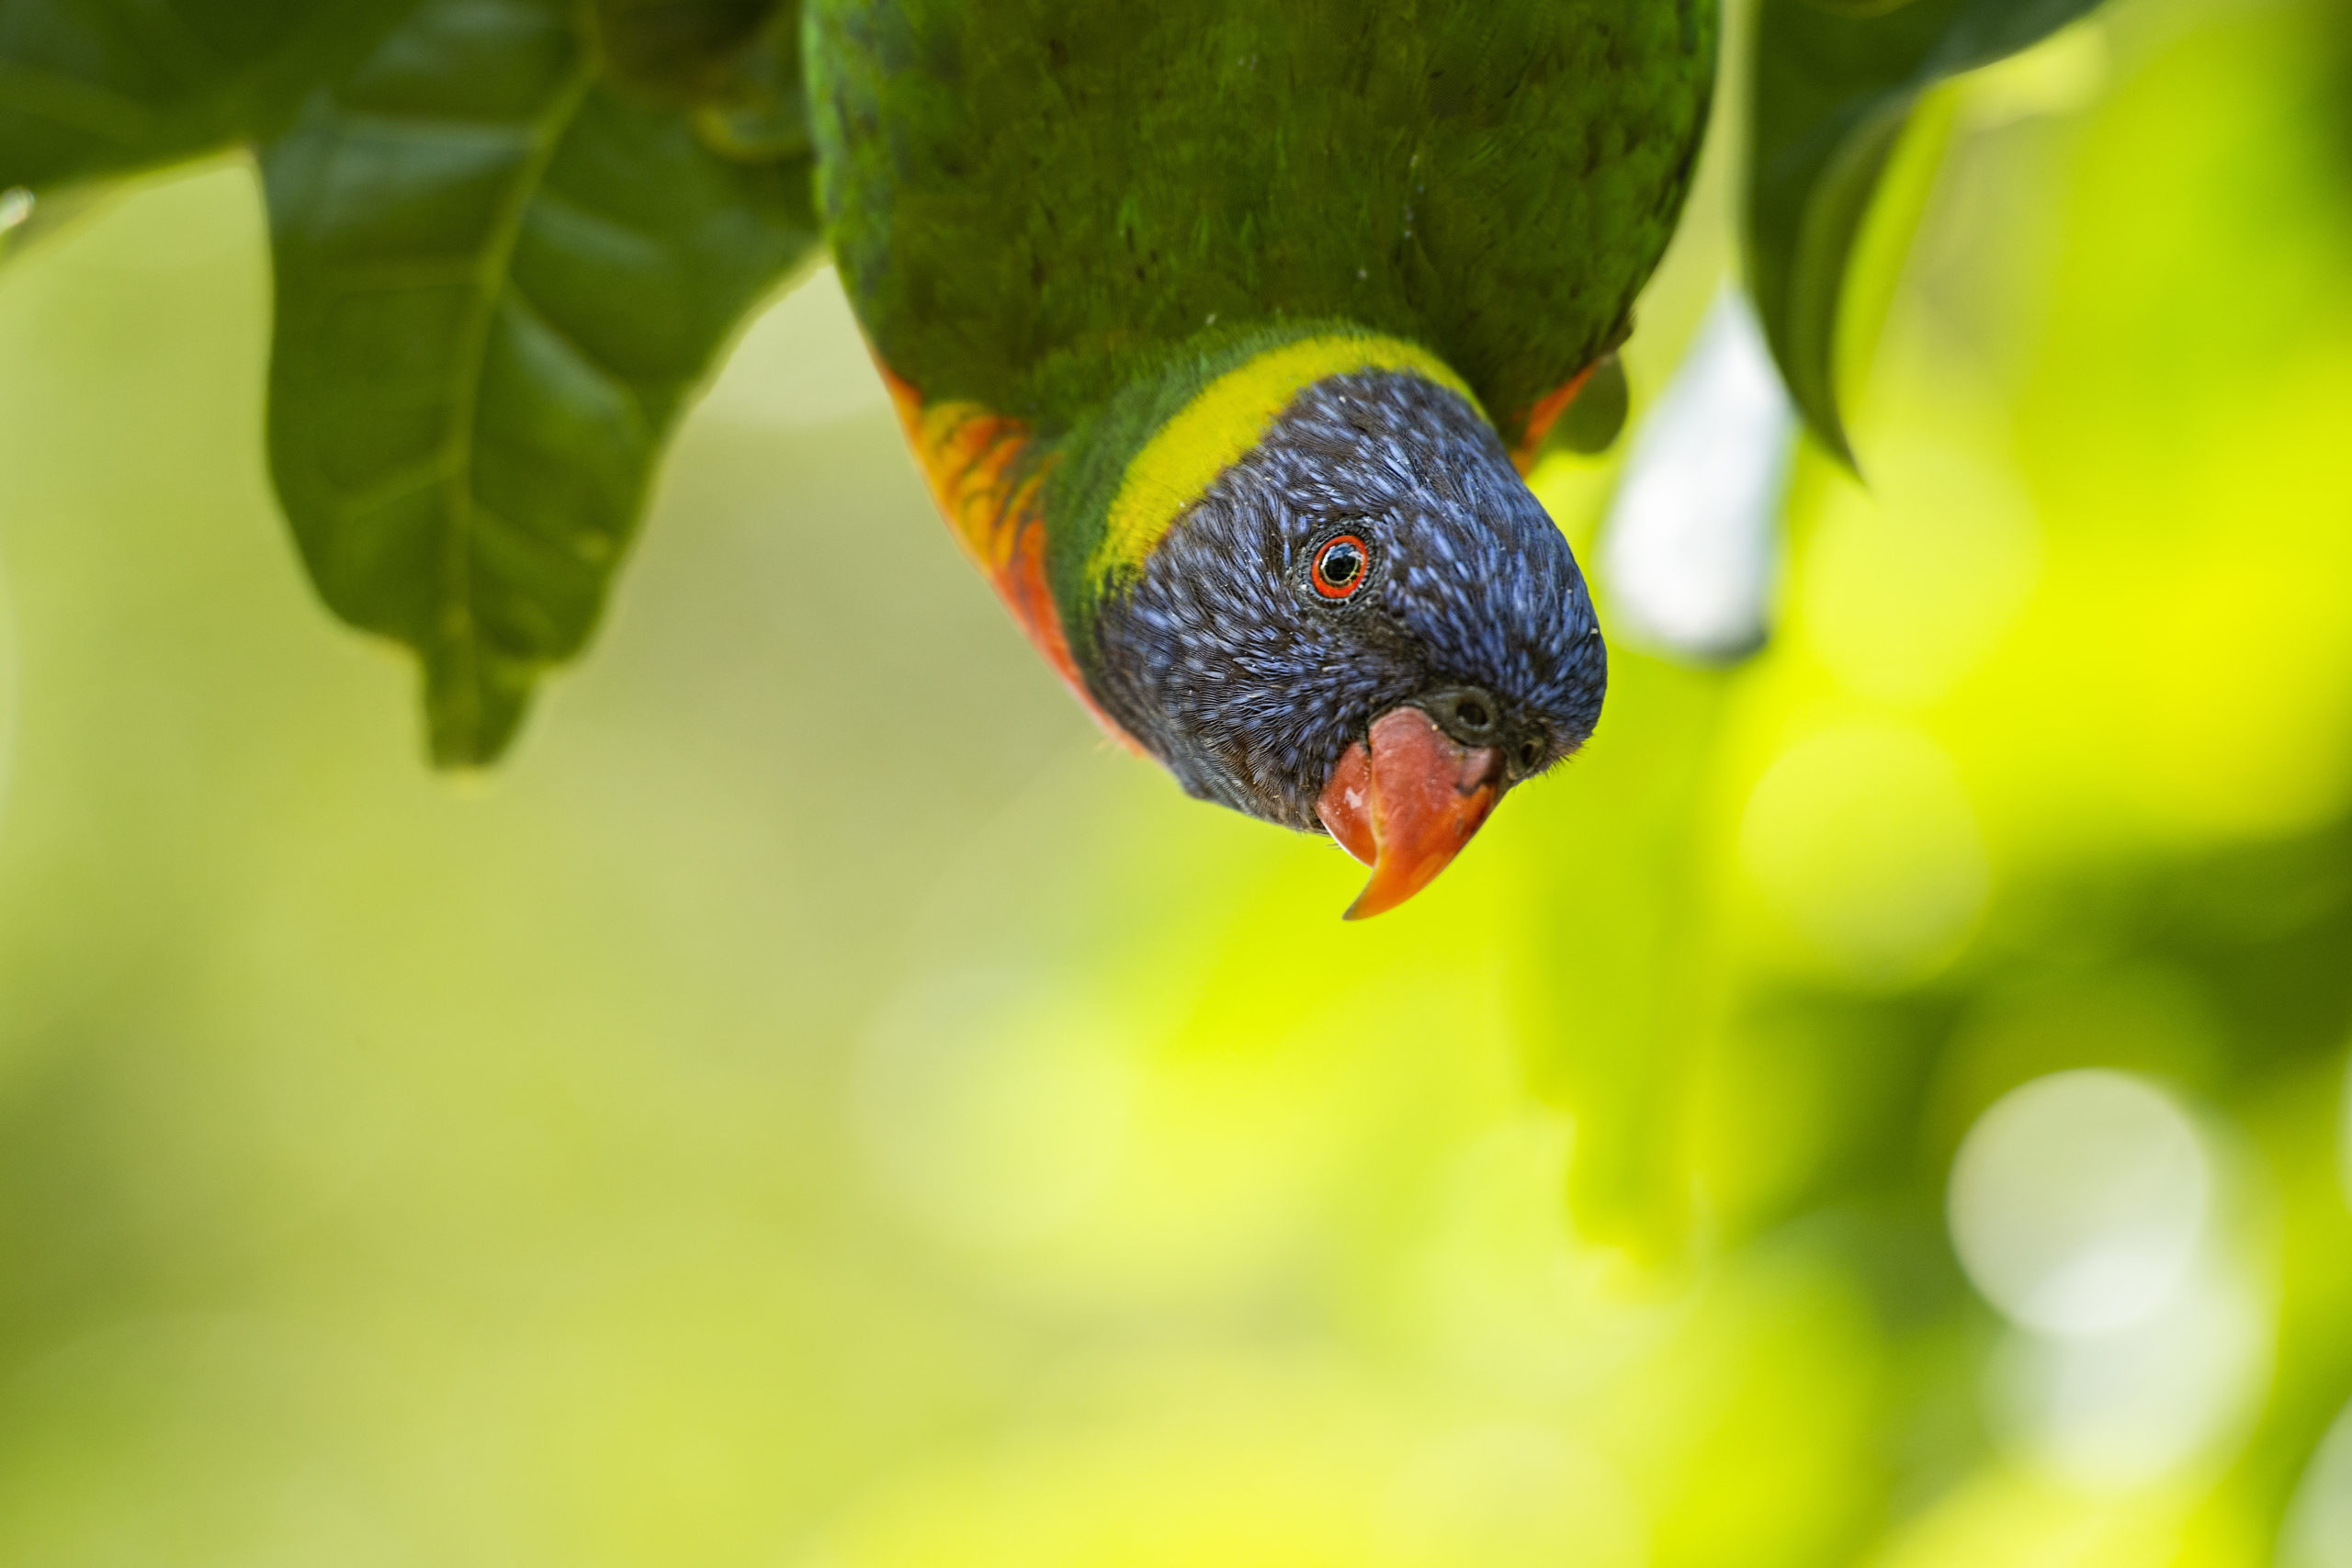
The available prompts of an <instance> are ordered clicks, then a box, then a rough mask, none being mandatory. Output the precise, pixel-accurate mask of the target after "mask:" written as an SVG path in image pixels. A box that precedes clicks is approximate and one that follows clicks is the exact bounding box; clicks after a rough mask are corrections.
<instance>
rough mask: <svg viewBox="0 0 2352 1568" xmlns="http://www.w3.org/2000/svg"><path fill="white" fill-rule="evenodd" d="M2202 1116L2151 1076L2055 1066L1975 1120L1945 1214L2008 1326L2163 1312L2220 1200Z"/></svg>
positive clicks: (2101, 1327) (2047, 1330)
mask: <svg viewBox="0 0 2352 1568" xmlns="http://www.w3.org/2000/svg"><path fill="white" fill-rule="evenodd" d="M2212 1189H2213V1176H2212V1169H2211V1160H2210V1158H2209V1157H2208V1156H2207V1154H2206V1152H2205V1147H2204V1144H2203V1141H2202V1140H2201V1139H2200V1138H2199V1136H2198V1133H2197V1128H2196V1126H2195V1124H2194V1123H2193V1122H2190V1120H2189V1118H2188V1113H2187V1112H2186V1111H2183V1110H2182V1109H2181V1108H2180V1107H2179V1105H2177V1103H2175V1102H2174V1100H2173V1099H2172V1098H2171V1096H2169V1095H2167V1094H2165V1093H2164V1092H2163V1091H2162V1090H2160V1089H2157V1088H2155V1087H2154V1085H2153V1084H2150V1083H2148V1082H2147V1081H2146V1080H2145V1079H2143V1078H2140V1077H2134V1076H2132V1075H2131V1074H2129V1073H2120V1072H2111V1071H2108V1070H2106V1069H2103V1068H2087V1069H2083V1070H2080V1071H2075V1072H2065V1073H2053V1074H2052V1075H2050V1076H2049V1077H2041V1078H2036V1079H2034V1080H2033V1081H2032V1082H2030V1083H2028V1084H2025V1085H2023V1086H2021V1087H2020V1088H2018V1089H2013V1090H2011V1091H2010V1092H2009V1093H2008V1094H2007V1095H2006V1096H2004V1097H2003V1098H2002V1099H2001V1100H1999V1101H1998V1102H1997V1103H1996V1104H1995V1105H1994V1106H1993V1107H1992V1109H1991V1110H1989V1111H1985V1114H1984V1115H1983V1116H1982V1117H1981V1118H1979V1119H1978V1121H1977V1122H1976V1124H1975V1125H1974V1126H1973V1127H1972V1128H1970V1129H1969V1132H1968V1135H1967V1137H1966V1138H1965V1139H1964V1140H1963V1141H1962V1144H1961V1147H1960V1154H1959V1156H1958V1158H1957V1159H1956V1160H1954V1162H1953V1165H1952V1173H1951V1190H1950V1192H1949V1195H1948V1213H1949V1216H1950V1219H1951V1235H1952V1242H1953V1245H1954V1246H1955V1247H1957V1248H1958V1250H1959V1253H1960V1259H1961V1263H1962V1267H1964V1268H1965V1269H1967V1270H1968V1277H1969V1279H1970V1280H1972V1281H1973V1283H1974V1284H1975V1286H1976V1288H1977V1289H1978V1290H1979V1291H1981V1292H1984V1294H1985V1299H1986V1300H1988V1301H1990V1302H1991V1303H1993V1304H1994V1305H1995V1306H1996V1307H1998V1308H2000V1309H2001V1311H2002V1312H2003V1313H2004V1314H2007V1316H2008V1317H2009V1318H2010V1319H2011V1320H2012V1321H2014V1322H2016V1323H2018V1324H2019V1325H2022V1326H2024V1327H2027V1328H2030V1329H2034V1330H2037V1331H2039V1332H2041V1333H2044V1334H2051V1335H2058V1336H2062V1337H2063V1336H2079V1335H2092V1334H2101V1333H2106V1332H2109V1331H2111V1330H2114V1329H2119V1328H2122V1327H2126V1326H2128V1325H2131V1324H2134V1323H2137V1322H2140V1321H2141V1320H2143V1319H2144V1318H2147V1317H2149V1316H2151V1315H2152V1314H2154V1313H2155V1312H2156V1311H2157V1309H2158V1308H2160V1307H2161V1306H2163V1305H2164V1304H2165V1301H2166V1300H2167V1298H2169V1297H2170V1296H2171V1295H2172V1293H2173V1292H2175V1290H2177V1288H2178V1287H2179V1286H2180V1284H2181V1282H2182V1280H2184V1279H2185V1278H2186V1277H2187V1275H2188V1269H2189V1265H2190V1262H2191V1261H2192V1259H2194V1258H2195V1257H2196V1255H2197V1249H2198V1244H2199V1238H2200V1236H2201V1235H2203V1232H2204V1227H2205V1220H2206V1215H2207V1213H2209V1212H2210V1210H2211V1203H2212Z"/></svg>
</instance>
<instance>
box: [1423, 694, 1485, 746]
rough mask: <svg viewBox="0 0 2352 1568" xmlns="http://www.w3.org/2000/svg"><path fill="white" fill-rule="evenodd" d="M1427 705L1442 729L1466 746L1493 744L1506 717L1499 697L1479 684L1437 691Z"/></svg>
mask: <svg viewBox="0 0 2352 1568" xmlns="http://www.w3.org/2000/svg"><path fill="white" fill-rule="evenodd" d="M1424 706H1425V707H1426V708H1427V709H1428V712H1429V716H1430V717H1431V718H1433V719H1435V720H1436V721H1437V725H1438V728H1441V729H1442V730H1444V731H1445V732H1446V733H1447V734H1448V735H1451V736H1453V739H1456V740H1458V741H1460V742H1461V743H1462V744H1463V745H1464V746H1487V745H1491V744H1492V743H1493V742H1494V739H1495V732H1496V730H1497V728H1499V726H1500V724H1501V719H1502V709H1501V707H1500V706H1499V705H1498V704H1497V703H1496V702H1495V699H1494V698H1493V697H1491V696H1489V695H1488V694H1487V693H1485V692H1483V691H1481V690H1480V689H1478V688H1477V687H1476V686H1467V687H1458V688H1456V689H1455V690H1453V691H1450V692H1439V693H1436V694H1433V695H1431V696H1430V697H1429V698H1427V699H1426V700H1425V703H1424Z"/></svg>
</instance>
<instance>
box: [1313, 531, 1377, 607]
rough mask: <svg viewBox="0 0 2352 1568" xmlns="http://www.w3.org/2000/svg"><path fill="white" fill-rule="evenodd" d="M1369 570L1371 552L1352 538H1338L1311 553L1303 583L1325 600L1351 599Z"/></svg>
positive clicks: (1352, 536) (1370, 567)
mask: <svg viewBox="0 0 2352 1568" xmlns="http://www.w3.org/2000/svg"><path fill="white" fill-rule="evenodd" d="M1371 570H1372V548H1371V547H1370V546H1368V545H1366V544H1365V543H1364V542H1363V540H1362V539H1359V538H1357V537H1356V536H1354V535H1353V534H1342V535H1340V536H1339V537H1338V538H1336V539H1332V540H1329V541H1328V542H1326V543H1325V545H1324V546H1323V547H1322V548H1321V549H1319V550H1317V551H1316V552H1315V570H1313V571H1311V572H1309V573H1308V574H1307V581H1310V582H1312V583H1314V584H1315V592H1317V593H1320V594H1321V595H1323V597H1324V598H1326V599H1352V598H1353V597H1355V592H1356V590H1357V589H1359V588H1362V587H1363V580H1364V578H1365V577H1366V576H1367V575H1368V574H1369V573H1370V571H1371Z"/></svg>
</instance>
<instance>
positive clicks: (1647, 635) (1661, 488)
mask: <svg viewBox="0 0 2352 1568" xmlns="http://www.w3.org/2000/svg"><path fill="white" fill-rule="evenodd" d="M1796 438H1797V417H1796V412H1795V410H1794V409H1793V408H1792V406H1791V405H1790V402H1789V397H1788V393H1787V392H1786V391H1785V390H1783V389H1782V388H1781V377H1780V372H1779V371H1778V370H1777V369H1775V368H1774V367H1773V365H1772V356H1771V353H1770V350H1769V349H1768V348H1767V347H1766V346H1765V343H1764V333H1763V331H1762V329H1761V328H1760V327H1758V324H1757V321H1756V317H1755V315H1754V313H1753V312H1752V311H1751V310H1749V308H1748V306H1747V301H1746V300H1745V299H1743V298H1742V297H1741V296H1740V295H1739V293H1738V292H1737V291H1736V290H1735V289H1726V290H1724V293H1723V295H1722V296H1721V297H1720V298H1719V299H1717V300H1716V302H1715V305H1714V308H1713V310H1711V311H1709V313H1708V315H1707V319H1706V321H1705V322H1704V323H1703V324H1702V326H1701V327H1700V329H1699V335H1698V338H1697V341H1696V342H1695V343H1694V344H1692V346H1691V352H1690V354H1689V355H1687V356H1686V357H1685V358H1684V360H1683V362H1682V367H1681V368H1680V369H1679V370H1678V371H1677V372H1676V373H1675V376H1674V379H1673V380H1672V381H1671V382H1669V383H1668V386H1667V389H1666V390H1665V392H1664V393H1663V394H1661V395H1660V397H1659V398H1658V400H1657V404H1656V406H1654V407H1653V408H1652V409H1651V410H1650V412H1649V413H1648V414H1647V415H1646V416H1645V418H1644V420H1643V422H1642V425H1641V429H1640V431H1639V433H1638V434H1636V436H1635V438H1634V446H1633V451H1632V454H1631V456H1630V457H1628V458H1627V460H1626V465H1625V477H1624V479H1623V482H1622V483H1621V484H1620V485H1619V486H1618V490H1617V495H1616V499H1615V500H1614V501H1613V502H1611V506H1610V510H1609V517H1608V521H1607V523H1606V524H1605V525H1604V529H1603V532H1602V535H1601V541H1600V577H1601V581H1602V583H1603V585H1604V587H1605V588H1606V590H1607V592H1608V599H1609V605H1610V612H1611V621H1612V623H1613V624H1612V626H1611V635H1612V636H1621V637H1630V638H1631V639H1632V640H1633V641H1634V642H1635V643H1636V644H1640V645H1645V646H1648V647H1651V648H1655V649H1659V650H1661V651H1665V652H1668V653H1673V654H1679V655H1681V656H1683V657H1685V658H1692V659H1702V660H1732V659H1737V658H1740V657H1742V656H1744V655H1746V654H1748V653H1752V652H1754V651H1755V650H1756V649H1758V647H1760V646H1762V644H1763V642H1764V637H1765V633H1766V630H1767V615H1768V609H1769V604H1770V597H1771V592H1772V580H1773V576H1774V571H1775V567H1776V563H1777V558H1778V551H1779V544H1778V541H1779V536H1780V519H1781V508H1782V505H1783V503H1784V502H1785V501H1786V499H1787V494H1788V485H1789V468H1790V463H1791V460H1792V457H1794V455H1795V450H1796Z"/></svg>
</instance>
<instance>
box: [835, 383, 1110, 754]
mask: <svg viewBox="0 0 2352 1568" xmlns="http://www.w3.org/2000/svg"><path fill="white" fill-rule="evenodd" d="M881 368H882V379H883V381H884V382H885V383H886V384H887V385H888V387H889V389H890V400H891V402H892V403H894V404H895V405H897V408H898V411H899V423H900V424H901V425H903V426H904V427H905V428H906V433H907V443H908V445H909V446H911V447H912V448H913V449H914V455H915V461H916V462H917V464H919V465H920V466H921V467H922V471H923V477H924V479H927V480H929V481H930V484H931V494H932V499H933V501H935V502H938V503H939V513H940V515H941V516H942V517H944V518H945V519H946V521H947V526H948V529H949V531H950V532H952V533H954V534H955V536H956V539H957V541H958V542H959V543H961V544H962V545H963V547H964V551H965V553H966V554H967V555H968V556H970V557H971V558H972V562H973V564H974V565H976V566H978V568H979V569H980V571H981V572H982V574H983V575H985V576H986V577H987V578H988V580H989V582H990V583H992V584H994V585H995V588H996V591H997V594H998V596H999V597H1000V598H1001V599H1002V600H1003V601H1004V604H1005V608H1007V609H1009V610H1011V611H1012V618H1013V620H1014V621H1015V622H1017V623H1019V625H1020V626H1021V629H1022V630H1023V632H1024V633H1026V634H1027V636H1028V637H1029V640H1030V642H1031V643H1032V644H1034V645H1035V648H1036V649H1037V651H1038V652H1039V653H1041V654H1044V655H1045V657H1046V663H1048V664H1050V665H1052V666H1053V667H1054V671H1055V672H1056V673H1057V674H1058V675H1060V676H1061V678H1062V681H1063V682H1064V683H1065V684H1066V685H1068V686H1069V689H1070V691H1071V692H1072V693H1073V694H1075V695H1076V696H1077V698H1078V700H1079V701H1080V703H1081V704H1083V705H1085V707H1086V711H1087V712H1088V713H1090V714H1091V715H1093V716H1094V721H1095V722H1096V723H1097V724H1099V725H1101V726H1102V727H1103V731H1104V733H1106V734H1108V735H1109V736H1110V737H1111V738H1112V739H1114V740H1116V741H1118V742H1119V743H1120V744H1121V745H1123V746H1125V747H1126V748H1127V749H1128V750H1133V751H1136V752H1137V753H1138V754H1140V753H1141V752H1142V750H1143V749H1142V748H1141V747H1140V746H1137V745H1136V742H1135V740H1134V739H1133V738H1131V737H1130V736H1129V735H1128V734H1127V733H1126V731H1125V730H1124V729H1122V728H1119V726H1118V725H1117V724H1116V723H1114V722H1113V720H1112V718H1111V716H1109V715H1108V714H1106V713H1104V712H1103V710H1102V709H1101V708H1100V707H1099V706H1097V705H1095V702H1094V698H1093V696H1092V695H1091V694H1090V693H1089V692H1088V691H1087V689H1086V682H1085V679H1084V677H1082V676H1081V675H1080V673H1079V670H1078V662H1077V660H1074V659H1073V658H1071V656H1070V650H1069V637H1068V636H1067V635H1066V634H1065V633H1064V631H1063V629H1062V618H1061V612H1060V610H1059V609H1058V608H1057V607H1056V605H1055V604H1054V595H1053V590H1052V588H1051V587H1050V586H1049V584H1048V583H1047V581H1046V519H1045V513H1044V511H1043V507H1042V497H1043V492H1044V490H1045V483H1046V474H1047V473H1048V472H1049V471H1050V470H1051V468H1052V467H1053V463H1054V458H1053V457H1052V456H1051V455H1050V454H1047V455H1045V456H1043V457H1040V456H1039V455H1038V454H1037V453H1036V452H1035V441H1034V439H1033V437H1032V436H1031V434H1030V431H1029V427H1028V426H1027V425H1026V424H1024V423H1022V422H1021V421H1020V420H1017V419H1012V418H1008V417H1007V416H1005V415H1003V414H1000V413H996V412H992V411H991V410H989V409H987V408H984V407H982V406H981V405H980V404H978V403H975V402H964V401H951V402H939V403H926V402H924V401H923V398H922V393H921V392H919V391H917V390H916V389H914V388H913V387H911V386H910V385H908V384H907V383H906V382H904V381H902V380H900V379H899V378H898V377H896V376H894V375H892V374H891V373H890V370H889V367H888V366H883V367H881Z"/></svg>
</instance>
